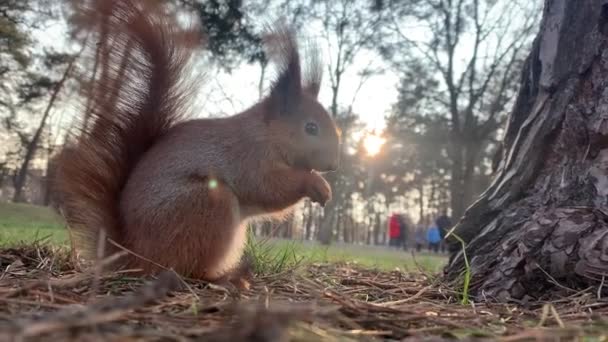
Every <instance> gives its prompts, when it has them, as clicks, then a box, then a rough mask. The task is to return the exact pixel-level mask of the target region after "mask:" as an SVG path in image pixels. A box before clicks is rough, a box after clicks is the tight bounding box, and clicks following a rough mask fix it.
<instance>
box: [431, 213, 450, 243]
mask: <svg viewBox="0 0 608 342" xmlns="http://www.w3.org/2000/svg"><path fill="white" fill-rule="evenodd" d="M435 224H436V225H437V228H439V235H441V243H440V244H441V253H443V252H445V242H444V240H443V239H445V236H446V235H447V233H448V231H449V230H450V229H451V228H452V220H451V219H450V217H449V216H448V213H447V211H446V210H444V211H443V212H442V213H441V215H440V216H439V217H438V218H437V220H435Z"/></svg>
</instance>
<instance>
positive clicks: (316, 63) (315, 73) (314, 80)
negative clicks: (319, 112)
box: [304, 41, 323, 98]
mask: <svg viewBox="0 0 608 342" xmlns="http://www.w3.org/2000/svg"><path fill="white" fill-rule="evenodd" d="M322 80H323V62H322V56H321V50H320V49H319V46H318V45H316V44H315V43H313V42H312V41H309V42H308V43H307V49H306V70H305V72H304V91H305V92H306V93H308V95H310V96H312V97H313V98H317V97H318V96H319V90H321V81H322Z"/></svg>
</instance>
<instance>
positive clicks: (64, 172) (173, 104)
mask: <svg viewBox="0 0 608 342" xmlns="http://www.w3.org/2000/svg"><path fill="white" fill-rule="evenodd" d="M157 3H160V2H156V1H145V0H143V1H131V0H129V1H127V0H96V1H93V5H92V6H91V7H89V8H86V9H83V11H84V12H83V14H84V15H83V17H84V18H88V19H90V20H91V22H95V23H97V24H98V30H97V29H96V30H95V32H96V33H97V34H99V37H100V41H99V43H98V44H101V45H100V47H99V49H100V52H101V53H99V54H98V56H97V58H98V61H99V68H98V70H100V72H98V76H97V77H96V78H95V82H94V84H91V85H89V86H91V87H93V88H92V89H93V90H92V91H91V98H90V99H88V105H87V108H88V109H86V110H84V112H83V113H82V118H81V122H80V123H79V124H78V128H79V129H77V130H73V133H75V134H74V136H73V139H70V140H69V143H66V146H65V148H64V149H63V151H62V152H61V154H60V155H59V156H58V157H57V159H56V160H55V162H56V170H55V172H54V174H55V177H54V180H53V185H52V191H54V192H55V194H54V196H53V197H54V198H55V199H56V200H57V202H58V203H56V207H58V208H59V210H60V211H61V213H62V215H63V216H64V217H65V219H66V221H67V224H68V226H69V228H70V232H71V235H72V239H73V240H72V241H73V242H75V243H76V247H77V249H78V250H79V251H80V252H95V250H96V246H97V243H98V237H99V236H101V232H102V231H103V232H105V235H106V236H107V237H108V238H111V239H113V240H114V241H117V242H119V241H120V236H121V218H120V214H119V202H120V196H121V191H122V189H123V187H124V185H125V183H126V181H127V179H128V177H129V174H130V173H131V171H132V169H133V167H134V166H135V164H136V163H137V162H138V160H139V159H140V157H141V156H142V155H143V154H144V153H145V152H146V151H147V150H148V149H149V148H150V147H151V146H152V145H153V144H154V142H155V141H157V140H158V139H159V138H160V137H161V136H162V135H163V134H165V133H166V132H167V131H168V129H169V128H170V127H172V125H174V124H175V123H176V122H177V121H178V120H180V118H181V117H182V114H183V111H184V108H186V106H185V103H184V101H185V100H186V98H187V97H188V95H189V92H190V90H192V89H194V87H193V86H192V85H191V86H186V85H185V84H182V82H183V80H184V79H185V78H187V75H183V72H184V71H185V70H184V67H185V66H186V65H187V64H188V60H189V58H190V57H191V55H192V51H193V50H194V49H193V48H194V47H195V46H196V45H197V44H199V43H200V40H199V36H198V34H197V33H198V32H197V31H195V30H186V29H180V25H179V24H178V22H177V18H176V17H175V16H169V15H166V13H165V12H164V11H163V8H162V7H161V5H159V4H157ZM85 118H86V119H85ZM105 248H106V251H105V253H104V254H107V252H108V251H111V250H113V249H114V250H115V248H112V246H111V244H108V243H105Z"/></svg>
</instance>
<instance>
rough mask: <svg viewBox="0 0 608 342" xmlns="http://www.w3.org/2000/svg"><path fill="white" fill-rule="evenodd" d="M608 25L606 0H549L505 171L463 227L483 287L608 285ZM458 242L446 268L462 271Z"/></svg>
mask: <svg viewBox="0 0 608 342" xmlns="http://www.w3.org/2000/svg"><path fill="white" fill-rule="evenodd" d="M607 27H608V2H606V1H593V0H583V1H568V0H553V1H546V2H545V9H544V12H543V19H542V23H541V29H540V32H539V34H538V36H537V37H536V39H535V41H534V45H533V49H532V52H531V53H530V55H529V56H528V58H527V60H526V63H525V66H524V69H523V72H522V73H521V87H520V90H519V93H518V96H517V99H516V101H515V105H514V107H513V111H512V112H511V115H510V116H509V120H508V129H507V131H506V134H505V137H504V141H503V144H504V153H503V154H502V160H501V162H500V166H499V170H498V173H497V176H496V179H495V180H494V181H493V182H492V184H491V186H490V187H489V188H488V189H487V190H486V191H485V192H484V194H483V195H482V196H481V198H480V199H479V200H478V201H477V202H476V203H475V204H474V205H472V206H471V207H470V208H469V209H468V210H467V212H466V213H465V216H464V218H463V219H462V221H461V222H460V223H459V224H458V225H457V226H456V227H455V230H454V234H457V235H458V236H460V237H461V238H462V239H463V240H464V241H465V242H466V243H467V248H466V253H467V256H468V259H469V261H470V264H471V275H472V281H471V284H472V290H473V292H474V293H475V294H477V295H479V296H480V297H481V296H482V294H483V297H485V298H488V299H492V298H498V299H500V300H507V299H509V298H514V299H523V298H525V297H533V298H540V297H543V296H545V295H548V294H550V293H551V291H550V290H556V289H563V288H571V289H575V290H576V289H582V288H587V287H588V286H599V287H600V289H598V291H599V292H603V293H604V295H605V294H606V289H605V287H604V288H602V287H601V285H599V284H601V283H603V280H604V278H605V276H606V274H608V263H607V262H606V260H608V249H606V246H608V234H606V232H608V216H607V215H606V211H605V208H606V204H607V198H608V197H607V195H608V187H607V184H608V183H607V182H606V181H607V180H608V166H607V165H608V153H607V150H606V146H607V145H606V138H605V137H606V135H607V131H606V127H607V126H606V119H605V116H606V106H605V104H606V103H608V102H607V101H608V95H607V92H606V87H607V86H608V83H607V82H608V81H607V80H608V63H607V62H606V55H607V54H608V30H607V29H606V28H607ZM453 243H454V244H453V246H452V252H453V256H452V260H451V263H450V265H449V266H448V267H447V269H446V275H447V277H448V278H449V279H452V280H457V279H459V277H460V272H461V270H462V269H463V254H462V252H461V251H459V247H458V244H457V243H456V242H455V241H453ZM558 284H559V285H558ZM602 289H603V290H602Z"/></svg>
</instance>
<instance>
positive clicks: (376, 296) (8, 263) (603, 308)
mask: <svg viewBox="0 0 608 342" xmlns="http://www.w3.org/2000/svg"><path fill="white" fill-rule="evenodd" d="M60 222H61V221H60V220H59V219H58V218H57V217H56V216H54V215H53V214H52V213H51V212H50V211H48V210H46V209H44V208H36V207H31V206H27V205H12V204H11V205H7V204H0V227H1V230H0V239H1V240H0V241H1V242H2V245H3V247H2V248H0V340H1V341H4V340H11V339H12V338H15V337H30V338H31V339H32V340H38V339H41V340H47V339H51V338H55V339H58V340H99V339H102V338H103V339H104V340H105V339H107V340H121V341H123V340H135V339H144V340H163V341H165V340H166V341H188V340H204V341H232V340H235V341H288V340H289V341H361V340H408V339H410V340H416V341H418V340H421V339H423V338H428V339H429V340H437V341H440V340H451V339H460V340H491V341H494V340H505V341H531V340H532V341H533V340H543V341H544V340H551V341H571V340H585V341H606V340H608V334H607V333H606V332H607V331H608V321H606V320H605V318H602V316H606V315H607V314H608V301H607V300H605V299H598V298H597V296H596V294H595V293H591V292H578V293H567V291H566V292H565V294H564V296H563V299H561V300H558V301H555V300H553V301H552V302H536V303H511V304H491V303H483V304H481V303H471V302H470V301H467V298H466V293H463V291H462V289H461V288H455V287H454V286H447V285H446V284H442V283H441V278H440V277H438V275H439V273H438V272H439V271H440V269H441V267H442V265H443V263H444V261H445V260H444V258H441V257H437V256H428V255H417V256H416V257H415V258H414V257H413V256H412V255H410V254H407V253H402V252H395V251H387V250H385V249H383V248H370V247H362V246H336V247H330V248H327V249H324V248H321V247H318V246H316V245H310V244H302V243H288V242H285V241H272V242H271V243H264V242H260V241H258V242H257V243H256V244H254V245H253V246H254V247H252V248H253V252H254V253H256V254H255V255H256V257H257V258H258V262H259V263H260V265H258V266H259V270H258V274H257V276H256V278H255V280H254V281H253V283H252V286H251V288H250V289H249V290H244V291H237V290H236V289H233V288H230V287H226V288H225V287H221V286H216V285H210V284H206V283H203V282H197V281H192V280H188V279H182V278H180V277H178V276H176V275H175V274H173V273H171V272H166V273H163V274H161V275H159V276H158V277H156V278H154V279H152V278H150V279H139V278H134V277H130V276H129V275H128V274H126V273H120V274H105V275H99V274H96V273H95V272H94V270H95V269H94V268H81V267H80V266H81V265H78V264H75V263H74V262H72V261H71V259H70V254H69V249H68V248H67V246H66V245H65V235H62V234H63V233H62V232H63V230H62V229H63V228H62V225H61V223H60ZM37 232H38V233H37ZM46 236H50V237H49V238H47V240H45V241H44V242H36V241H37V240H39V239H40V238H42V237H46ZM19 241H21V242H19ZM353 260H356V261H357V262H356V263H355V262H353ZM396 267H397V268H396ZM554 297H555V296H554Z"/></svg>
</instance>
